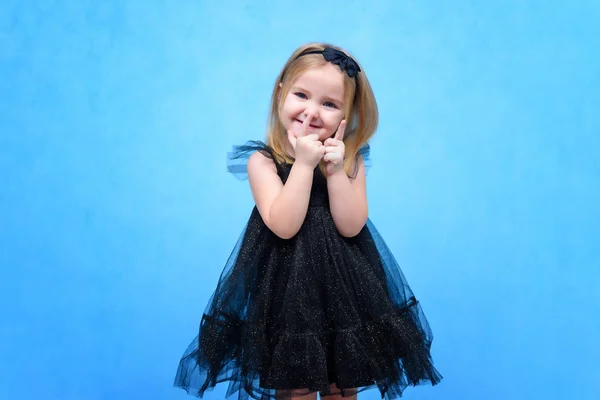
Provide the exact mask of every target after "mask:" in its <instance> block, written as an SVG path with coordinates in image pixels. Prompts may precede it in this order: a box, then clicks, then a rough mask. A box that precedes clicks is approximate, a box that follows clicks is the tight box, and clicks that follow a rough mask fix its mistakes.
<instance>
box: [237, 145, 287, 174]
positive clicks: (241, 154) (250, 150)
mask: <svg viewBox="0 0 600 400" xmlns="http://www.w3.org/2000/svg"><path fill="white" fill-rule="evenodd" d="M256 153H260V154H261V155H262V156H263V157H265V158H268V159H270V160H272V161H273V163H274V164H275V166H276V167H277V168H278V169H279V168H280V167H281V165H280V163H279V162H278V161H277V157H276V156H275V151H274V150H273V149H272V148H271V146H269V145H268V144H266V143H264V142H262V141H260V140H249V141H247V142H246V143H244V144H241V145H234V146H233V147H232V149H231V151H229V152H228V153H227V171H229V172H230V173H231V174H232V175H233V176H235V177H236V178H237V179H239V180H246V179H248V161H249V160H250V157H252V155H253V154H256Z"/></svg>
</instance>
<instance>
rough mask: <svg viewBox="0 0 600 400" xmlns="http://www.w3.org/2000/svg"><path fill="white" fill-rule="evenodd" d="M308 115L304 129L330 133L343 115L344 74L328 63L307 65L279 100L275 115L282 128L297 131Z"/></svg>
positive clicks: (324, 136) (321, 135) (323, 135)
mask: <svg viewBox="0 0 600 400" xmlns="http://www.w3.org/2000/svg"><path fill="white" fill-rule="evenodd" d="M309 115H312V116H313V120H312V122H311V124H310V127H309V130H308V133H309V134H314V133H316V134H318V135H319V140H321V141H324V140H325V139H327V138H329V137H331V136H332V135H333V134H334V133H335V131H336V130H337V128H338V125H339V124H340V122H341V121H342V119H344V75H343V73H342V72H341V71H340V70H339V68H337V67H336V66H334V65H332V64H329V63H327V64H325V65H323V66H321V67H314V68H310V69H308V70H307V71H305V72H304V73H303V74H302V75H300V76H299V77H298V79H296V81H295V82H294V83H293V85H292V87H291V88H290V91H289V92H288V94H287V96H286V97H285V99H284V101H283V105H282V107H281V111H280V113H279V118H280V119H281V122H282V124H283V126H284V127H285V129H286V131H289V130H292V131H295V132H297V131H298V130H299V129H300V126H301V125H302V122H303V121H304V119H305V118H307V116H309Z"/></svg>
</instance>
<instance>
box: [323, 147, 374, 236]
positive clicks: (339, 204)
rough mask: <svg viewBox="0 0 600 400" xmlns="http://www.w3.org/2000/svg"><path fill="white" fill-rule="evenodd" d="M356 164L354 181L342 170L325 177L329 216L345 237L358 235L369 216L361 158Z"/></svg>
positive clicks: (363, 166)
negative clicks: (329, 209) (356, 170)
mask: <svg viewBox="0 0 600 400" xmlns="http://www.w3.org/2000/svg"><path fill="white" fill-rule="evenodd" d="M357 162H358V172H357V174H356V178H355V179H351V178H349V177H348V175H346V172H345V171H344V170H343V169H342V170H340V171H337V172H335V173H333V174H332V175H330V176H328V177H327V190H328V192H329V204H330V208H331V215H332V217H333V221H334V223H335V226H336V227H337V229H338V231H339V232H340V234H341V235H342V236H345V237H353V236H356V235H358V233H359V232H360V231H361V230H362V228H363V227H364V226H365V224H366V222H367V218H368V216H369V206H368V203H367V187H366V186H367V184H366V181H367V179H366V174H365V165H364V161H363V159H362V157H358V160H357Z"/></svg>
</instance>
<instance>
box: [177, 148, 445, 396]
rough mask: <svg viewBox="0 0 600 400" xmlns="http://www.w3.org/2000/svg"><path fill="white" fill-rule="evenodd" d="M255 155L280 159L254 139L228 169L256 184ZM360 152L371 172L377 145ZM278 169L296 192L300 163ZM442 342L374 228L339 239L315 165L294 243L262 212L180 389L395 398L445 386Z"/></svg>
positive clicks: (223, 282) (215, 302)
mask: <svg viewBox="0 0 600 400" xmlns="http://www.w3.org/2000/svg"><path fill="white" fill-rule="evenodd" d="M254 151H261V152H262V153H263V154H264V155H265V156H268V157H270V158H272V159H274V157H273V153H272V150H271V148H270V147H268V146H267V145H266V144H264V143H263V142H259V141H250V142H247V143H246V144H245V145H243V146H236V147H234V151H233V152H232V153H230V154H229V162H228V166H229V171H230V172H232V173H233V174H234V175H236V176H237V177H238V178H240V179H244V178H246V177H247V174H246V168H245V167H246V163H247V161H248V158H249V156H250V155H251V154H252V153H253V152H254ZM359 154H361V155H362V157H363V159H364V160H365V165H366V166H369V162H370V157H369V147H368V145H367V146H365V147H363V148H362V149H361V150H360V152H359ZM275 164H276V166H277V171H278V174H279V176H280V177H281V180H282V181H283V182H284V183H285V181H286V179H287V177H288V174H289V172H290V168H291V165H290V164H285V163H279V162H277V161H275ZM431 341H432V334H431V331H430V329H429V326H428V323H427V321H426V319H425V317H424V315H423V313H422V310H421V307H420V305H419V302H418V301H417V299H416V298H415V296H414V295H413V293H412V291H411V289H410V288H409V286H408V284H407V282H406V280H405V278H404V276H403V274H402V272H401V270H400V268H399V266H398V264H397V263H396V261H395V259H394V257H393V255H392V254H391V253H390V251H389V249H388V248H387V246H386V245H385V243H384V241H383V239H382V238H381V236H380V235H379V234H378V233H377V231H376V229H375V227H374V226H373V224H372V223H371V222H370V221H368V222H367V224H366V225H365V227H364V228H363V229H362V231H361V232H360V233H359V234H358V235H357V236H355V237H353V238H345V237H343V236H341V235H340V234H339V233H338V231H337V229H336V227H335V225H334V222H333V219H332V216H331V212H330V209H329V201H328V193H327V181H326V178H325V177H324V176H323V175H322V174H321V172H320V170H319V168H316V169H315V175H314V179H313V186H312V190H311V196H310V202H309V207H308V212H307V215H306V218H305V220H304V223H303V225H302V228H301V229H300V231H299V232H298V233H297V234H296V235H295V236H294V237H293V238H291V239H288V240H285V239H281V238H279V237H277V236H276V235H275V234H274V233H273V232H271V230H269V228H267V226H266V225H265V224H264V222H263V220H262V218H261V216H260V214H259V213H258V210H257V208H256V207H254V209H253V210H252V213H251V215H250V219H249V221H248V224H247V225H246V227H245V228H244V230H243V232H242V235H241V237H240V238H239V240H238V242H237V244H236V246H235V248H234V249H233V252H232V253H231V256H230V257H229V259H228V261H227V263H226V265H225V268H224V270H223V273H222V275H221V277H220V279H219V282H218V284H217V287H216V290H215V292H214V294H213V295H212V297H211V299H210V301H209V304H208V307H207V308H206V310H205V312H204V315H203V317H202V321H201V323H200V329H199V334H198V336H197V337H196V338H195V339H194V340H193V342H192V343H191V344H190V346H189V347H188V349H187V350H186V351H185V353H184V354H183V357H182V358H181V360H180V363H179V367H178V370H177V375H176V377H175V383H174V385H175V386H176V387H181V388H183V389H185V390H186V391H187V392H188V394H191V395H194V396H198V397H202V396H203V395H204V393H205V391H206V390H211V389H212V388H213V387H214V386H215V385H216V384H217V383H220V382H225V381H227V382H228V384H229V387H228V391H227V397H229V396H230V395H237V396H238V398H240V399H248V397H252V398H255V399H275V398H276V396H277V398H290V397H291V396H292V395H294V396H297V395H303V394H307V393H311V392H319V393H320V395H321V396H327V395H329V394H336V393H340V392H341V394H343V395H344V396H349V395H353V394H355V393H357V392H359V391H362V390H365V389H369V388H377V389H378V390H379V391H380V393H381V396H382V397H386V398H388V399H393V398H397V397H400V396H401V395H402V392H403V390H404V389H405V388H406V387H407V386H409V385H418V384H424V383H428V384H432V385H435V384H437V383H438V382H439V381H440V380H441V379H442V377H441V375H440V374H439V373H438V371H437V370H436V369H435V367H434V366H433V364H432V360H431V356H430V346H431ZM334 383H335V385H336V386H335V387H334V389H335V390H330V387H331V386H330V385H331V384H334Z"/></svg>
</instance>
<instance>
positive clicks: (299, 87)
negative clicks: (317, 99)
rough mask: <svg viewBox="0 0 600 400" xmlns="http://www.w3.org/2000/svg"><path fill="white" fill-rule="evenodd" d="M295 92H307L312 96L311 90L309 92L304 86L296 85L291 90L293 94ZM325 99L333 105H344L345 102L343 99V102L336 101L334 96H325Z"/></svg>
mask: <svg viewBox="0 0 600 400" xmlns="http://www.w3.org/2000/svg"><path fill="white" fill-rule="evenodd" d="M294 90H298V91H300V92H306V93H308V94H310V90H308V89H306V88H304V87H302V86H299V85H294V86H292V87H291V88H290V91H291V92H293V91H294ZM325 99H326V100H330V101H332V102H333V103H339V104H340V105H343V104H344V100H343V99H341V100H340V99H336V98H335V97H332V96H325Z"/></svg>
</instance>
